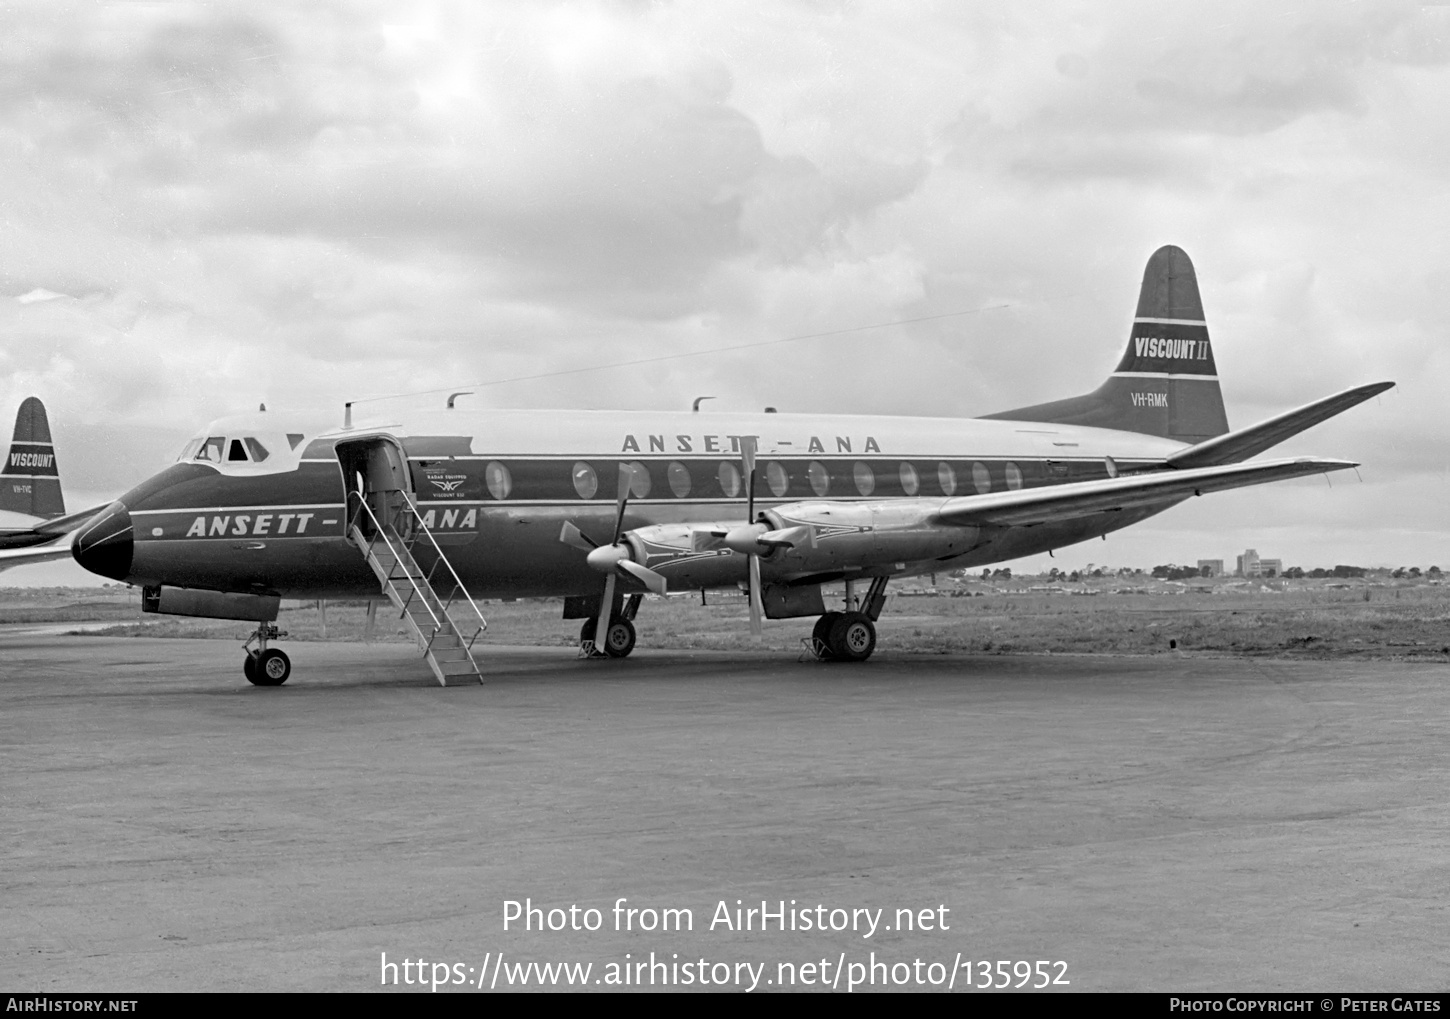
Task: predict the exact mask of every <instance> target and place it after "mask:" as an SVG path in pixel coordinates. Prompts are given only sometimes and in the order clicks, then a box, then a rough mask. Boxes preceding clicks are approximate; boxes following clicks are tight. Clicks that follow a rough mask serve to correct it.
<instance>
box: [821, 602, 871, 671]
mask: <svg viewBox="0 0 1450 1019" xmlns="http://www.w3.org/2000/svg"><path fill="white" fill-rule="evenodd" d="M826 646H827V647H829V648H830V649H831V657H832V658H833V659H835V660H836V661H840V662H864V661H865V660H866V659H868V658H870V657H871V652H873V651H875V650H876V625H875V624H874V623H872V622H871V617H869V616H868V615H866V613H864V612H843V613H841V616H840V618H839V619H837V620H836V622H835V624H834V625H833V626H832V627H831V639H830V640H829V641H828V642H827V645H826Z"/></svg>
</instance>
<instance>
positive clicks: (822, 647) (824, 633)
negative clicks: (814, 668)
mask: <svg viewBox="0 0 1450 1019" xmlns="http://www.w3.org/2000/svg"><path fill="white" fill-rule="evenodd" d="M840 618H841V613H839V612H827V613H826V614H825V615H823V616H821V618H820V619H817V620H816V627H815V629H814V630H812V631H811V642H812V645H813V648H812V649H813V650H815V651H816V653H817V654H818V655H819V656H820V657H821V659H822V660H829V659H830V658H831V627H833V626H835V625H836V620H838V619H840Z"/></svg>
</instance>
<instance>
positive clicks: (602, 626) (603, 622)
mask: <svg viewBox="0 0 1450 1019" xmlns="http://www.w3.org/2000/svg"><path fill="white" fill-rule="evenodd" d="M613 608H614V571H613V570H611V571H610V572H609V576H607V577H605V578H604V598H603V599H602V600H601V601H600V602H599V615H598V616H597V617H596V618H595V620H594V647H595V649H596V650H598V651H601V652H602V651H603V650H604V641H605V639H606V637H608V635H609V624H610V623H611V622H612V621H613V620H612V618H611V612H612V610H613Z"/></svg>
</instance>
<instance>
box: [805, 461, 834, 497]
mask: <svg viewBox="0 0 1450 1019" xmlns="http://www.w3.org/2000/svg"><path fill="white" fill-rule="evenodd" d="M806 478H807V480H809V481H810V483H811V491H812V492H815V493H816V495H818V496H820V497H821V498H822V499H824V498H825V497H826V496H827V495H828V494H829V493H830V491H831V475H830V472H828V471H827V470H826V467H825V465H824V464H822V463H821V462H820V461H819V460H812V461H811V465H810V466H809V467H807V468H806Z"/></svg>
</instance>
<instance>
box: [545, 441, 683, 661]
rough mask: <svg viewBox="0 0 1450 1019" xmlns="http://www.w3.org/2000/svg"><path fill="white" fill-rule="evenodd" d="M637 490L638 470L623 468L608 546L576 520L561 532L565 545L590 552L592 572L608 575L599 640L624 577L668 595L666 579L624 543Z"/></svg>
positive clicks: (566, 523) (597, 623)
mask: <svg viewBox="0 0 1450 1019" xmlns="http://www.w3.org/2000/svg"><path fill="white" fill-rule="evenodd" d="M633 487H634V468H632V467H630V466H629V464H623V463H622V464H620V465H619V486H618V491H619V498H618V503H617V507H618V508H617V509H616V510H615V513H614V537H613V539H612V540H611V541H610V543H609V544H608V545H601V544H599V543H598V542H596V541H594V540H592V539H591V538H590V537H589V536H588V535H587V534H585V533H584V532H583V531H581V530H579V528H578V527H576V526H575V525H574V523H573V522H572V521H569V520H566V521H564V526H563V527H562V528H561V529H560V531H559V540H560V541H562V542H563V543H564V544H566V545H569V546H571V547H573V548H577V549H579V550H580V551H581V552H585V553H587V557H586V561H587V562H588V563H589V566H590V567H591V568H592V569H595V570H598V571H599V572H600V573H603V574H604V598H603V600H602V601H600V603H599V615H598V617H596V619H595V621H594V633H595V637H596V639H598V640H602V639H603V637H604V630H605V628H606V627H607V626H608V625H609V612H610V609H612V608H613V607H614V587H615V580H616V578H617V577H618V576H620V575H621V574H623V575H625V576H629V577H633V578H634V579H635V580H638V581H639V582H640V583H641V584H643V585H644V586H645V587H646V588H648V589H649V590H651V591H653V592H654V593H655V594H664V593H665V590H666V583H665V578H664V576H663V575H662V574H659V573H656V572H655V571H654V570H652V569H650V568H649V567H647V566H642V565H641V564H639V563H637V562H635V561H634V560H633V559H631V558H630V554H631V552H630V547H629V545H628V543H627V542H623V541H621V540H620V537H621V535H622V534H623V527H624V510H625V507H626V506H627V505H628V503H629V496H630V492H631V490H632V489H633Z"/></svg>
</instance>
